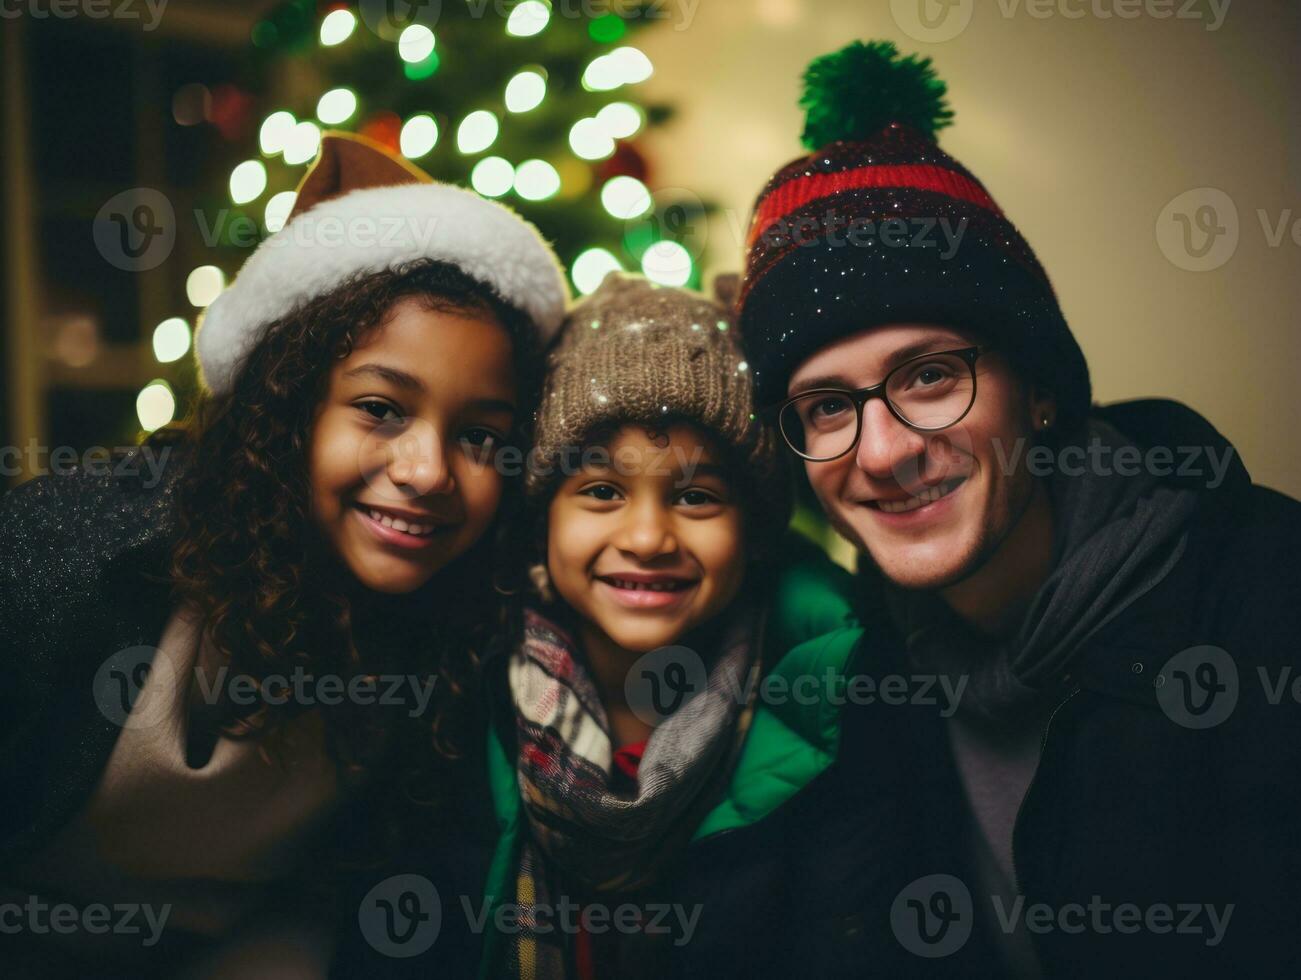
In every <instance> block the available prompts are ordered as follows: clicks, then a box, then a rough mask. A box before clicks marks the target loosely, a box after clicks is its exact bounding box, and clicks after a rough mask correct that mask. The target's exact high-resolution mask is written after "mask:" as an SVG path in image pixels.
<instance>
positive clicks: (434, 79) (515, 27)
mask: <svg viewBox="0 0 1301 980" xmlns="http://www.w3.org/2000/svg"><path fill="white" fill-rule="evenodd" d="M576 6H582V7H591V8H592V9H591V10H579V9H574V8H575V7H576ZM654 9H655V8H654V7H653V6H652V5H650V4H641V5H638V4H634V3H629V2H621V3H618V4H610V5H605V6H604V7H602V6H601V5H572V4H567V3H566V4H558V5H556V6H554V7H553V5H552V4H551V3H549V2H546V0H518V2H504V0H442V2H440V0H415V2H411V3H408V2H406V0H360V2H356V3H352V4H342V3H333V4H329V5H321V6H320V7H319V8H318V5H317V4H316V3H314V2H312V0H289V2H285V3H282V4H280V5H279V6H278V7H276V8H275V9H273V10H272V11H271V12H270V13H269V14H267V15H266V16H265V17H264V18H263V19H262V20H261V21H259V22H258V23H257V24H256V25H255V26H254V28H253V30H252V32H251V33H252V36H251V39H250V48H251V53H252V58H251V59H250V61H249V64H248V68H247V72H246V74H245V76H244V77H241V78H240V79H237V80H235V82H234V83H232V84H229V85H223V86H219V87H218V88H216V89H214V90H212V91H209V90H208V89H207V88H205V87H204V86H201V85H193V86H185V87H183V88H182V89H181V90H179V91H178V92H177V93H176V95H175V98H174V106H173V109H174V115H175V116H176V118H177V120H178V121H180V120H182V119H183V118H185V117H187V116H188V117H191V118H194V119H196V120H198V119H203V120H206V121H207V122H210V123H212V124H213V125H214V126H215V127H216V128H217V130H218V131H219V132H220V133H221V135H222V136H223V137H224V139H223V141H222V143H221V146H222V147H223V148H225V149H226V150H227V153H226V154H224V157H225V158H224V159H223V158H222V156H223V155H218V156H217V158H216V159H214V161H213V164H212V166H213V168H214V174H213V188H212V190H211V191H210V192H209V193H207V194H204V195H201V197H200V199H199V200H198V201H197V202H196V203H197V204H198V205H199V208H198V212H197V213H198V215H199V217H200V221H201V223H202V224H203V225H204V229H203V230H204V232H205V239H206V244H207V246H208V249H209V251H208V254H210V255H211V256H212V260H211V262H210V263H208V264H205V265H203V266H200V267H197V268H195V269H193V270H192V271H190V272H189V273H188V277H187V281H186V293H187V296H188V298H189V300H190V302H191V303H192V304H193V305H194V306H195V307H200V308H201V307H203V306H206V305H207V304H208V303H210V302H211V301H212V299H214V298H215V297H216V295H217V294H218V293H219V292H220V290H221V289H222V287H223V285H224V283H225V280H226V276H227V274H231V273H234V272H235V271H236V270H238V268H239V266H240V264H241V263H242V262H243V260H244V258H246V257H247V255H248V254H249V253H250V252H251V251H252V249H253V248H255V247H256V246H257V244H258V242H259V241H261V240H262V239H263V238H265V237H266V236H267V235H270V234H272V233H274V232H275V231H277V230H279V229H280V228H281V227H282V225H283V224H284V222H285V219H286V217H287V215H288V214H289V211H290V209H291V208H292V206H293V202H294V188H295V187H296V186H297V184H298V182H299V180H301V178H302V176H303V174H304V172H305V171H306V168H307V167H308V166H309V165H310V163H311V161H312V159H313V158H314V157H315V154H316V150H317V147H318V145H319V141H320V134H321V132H322V130H324V129H339V130H346V131H350V132H357V133H361V134H363V135H365V136H368V137H370V138H371V139H374V140H376V141H377V142H379V143H381V144H383V145H386V146H388V147H390V148H392V149H394V150H397V151H399V152H401V153H402V154H403V155H404V156H406V157H407V158H408V159H410V160H412V161H413V162H414V163H416V164H417V165H418V166H420V167H421V168H422V169H424V170H425V171H427V172H428V173H430V174H431V175H432V176H433V177H435V178H436V179H438V180H444V181H449V182H453V183H458V184H462V185H464V186H468V187H472V188H473V189H474V190H475V191H477V192H478V193H480V194H482V195H484V196H485V197H491V198H497V199H500V200H502V201H503V202H504V203H507V204H509V205H510V206H511V207H513V208H515V209H516V210H517V211H519V212H520V213H521V214H522V215H523V216H524V217H526V218H527V219H528V220H530V221H532V222H533V223H534V224H536V225H537V226H538V228H539V229H540V230H541V231H542V233H543V234H544V235H545V236H546V237H547V238H548V239H550V240H551V241H552V242H553V243H554V244H555V247H556V251H557V253H558V254H559V256H560V258H561V260H562V261H563V262H564V263H565V266H566V268H567V269H568V270H569V271H570V275H571V278H572V281H573V284H574V287H575V290H576V291H577V292H579V293H588V292H591V291H592V290H594V289H595V288H596V287H597V286H598V285H599V284H600V281H601V279H602V278H603V277H604V276H605V274H606V273H607V272H609V271H610V270H612V269H618V268H622V269H632V270H640V271H643V272H644V273H645V274H646V275H647V276H649V277H650V278H651V279H653V280H655V281H657V282H662V283H665V284H671V285H690V286H699V271H698V270H699V268H700V264H701V263H700V259H701V255H700V251H701V247H700V246H699V244H698V243H696V242H694V241H693V240H691V239H692V235H693V233H694V231H695V230H696V229H700V228H703V224H704V223H703V222H702V221H699V220H697V219H698V218H699V217H700V214H701V213H702V212H703V210H704V206H703V205H702V204H701V203H700V202H699V201H698V200H694V199H691V198H690V195H685V196H684V195H683V194H681V193H679V194H677V195H675V196H673V197H671V199H668V200H663V199H657V198H656V196H655V195H653V194H652V193H651V190H650V189H649V188H648V182H650V175H649V172H648V171H649V166H648V163H647V161H646V159H645V158H644V157H643V155H642V154H641V153H640V152H639V150H638V148H637V143H636V140H637V137H638V136H639V135H640V134H642V133H643V132H644V131H645V130H646V129H647V128H649V127H652V126H655V125H658V124H660V123H662V122H663V121H664V120H666V119H667V118H668V117H669V115H670V113H671V110H670V109H669V107H667V106H662V105H643V104H641V102H640V101H639V100H638V99H637V96H636V92H637V86H638V84H639V83H641V82H643V81H645V80H646V79H647V78H649V77H650V75H651V74H652V72H653V70H654V68H653V66H652V64H651V62H650V60H649V59H648V58H647V57H646V55H645V54H644V53H643V52H641V51H640V50H639V49H638V48H636V47H635V46H634V45H633V44H631V43H630V41H631V39H632V37H633V36H634V35H635V33H636V31H638V30H640V29H642V28H644V27H645V26H646V25H647V23H648V22H649V19H650V18H653V16H654ZM615 11H617V12H615ZM189 100H193V101H194V102H195V104H194V105H192V106H189V105H187V101H189ZM218 182H220V183H218ZM188 343H189V330H188V325H187V323H186V322H185V320H184V319H182V318H179V317H178V318H174V319H171V320H168V321H165V322H164V323H163V324H160V325H159V327H158V328H157V331H156V333H155V345H154V346H155V350H156V351H157V352H158V357H159V360H160V361H173V360H176V359H177V358H179V357H180V356H181V355H182V354H183V353H184V352H185V349H186V348H187V347H188ZM182 384H183V386H184V387H186V388H188V387H189V386H188V385H184V383H182ZM178 393H179V392H178ZM185 394H186V395H189V394H190V392H186V393H185ZM184 400H188V398H185V399H184ZM150 406H152V407H150ZM138 407H140V408H141V409H142V410H141V412H140V420H141V423H142V425H143V426H144V427H145V428H146V429H149V428H155V427H156V426H157V425H159V424H165V423H166V422H167V421H168V420H169V419H170V415H171V413H172V410H174V408H175V399H174V398H173V396H172V393H171V390H170V386H168V385H167V383H166V382H164V381H158V382H155V383H154V384H153V385H152V386H151V387H148V388H146V389H145V390H144V391H142V392H141V401H140V402H139V403H138ZM146 409H149V411H148V412H147V411H146ZM147 414H150V416H151V417H148V418H147V417H146V415H147Z"/></svg>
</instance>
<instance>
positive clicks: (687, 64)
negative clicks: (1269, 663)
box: [642, 0, 1301, 496]
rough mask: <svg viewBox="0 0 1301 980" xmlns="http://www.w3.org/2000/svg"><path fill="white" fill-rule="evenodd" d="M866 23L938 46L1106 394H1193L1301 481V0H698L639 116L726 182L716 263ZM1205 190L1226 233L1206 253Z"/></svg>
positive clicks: (903, 42) (871, 33) (665, 43)
mask: <svg viewBox="0 0 1301 980" xmlns="http://www.w3.org/2000/svg"><path fill="white" fill-rule="evenodd" d="M1224 8H1227V9H1224ZM1136 9H1137V10H1138V11H1139V12H1140V13H1139V16H1128V15H1130V14H1132V13H1133V12H1134V11H1135V10H1136ZM1032 10H1033V11H1034V12H1035V13H1034V14H1032ZM1149 10H1151V11H1155V12H1156V13H1157V14H1158V15H1159V14H1160V13H1162V12H1163V11H1165V12H1168V13H1169V14H1170V16H1169V17H1167V18H1165V19H1160V18H1159V17H1154V16H1151V15H1149V13H1148V11H1149ZM1009 11H1012V12H1013V13H1012V16H1006V13H1007V12H1009ZM1217 11H1219V14H1218V16H1217V13H1216V12H1217ZM1045 12H1048V15H1047V16H1043V14H1044V13H1045ZM1081 12H1083V14H1084V15H1083V16H1077V15H1078V14H1080V13H1081ZM1122 13H1124V14H1126V15H1127V16H1125V17H1122V16H1121V14H1122ZM1036 14H1037V15H1036ZM1108 14H1110V16H1107V15H1108ZM923 16H925V17H926V18H927V20H926V21H923V20H922V17H923ZM928 23H929V24H930V25H933V26H929V27H928V26H927V24H928ZM964 24H965V27H964V26H963V25H964ZM910 31H911V33H910ZM950 35H951V36H950ZM854 38H864V39H866V38H883V39H888V40H892V41H894V42H896V43H897V44H898V45H899V47H900V49H901V50H903V51H916V52H919V53H921V54H924V55H929V56H931V57H932V59H933V60H934V65H935V67H936V69H937V71H938V72H939V74H940V76H941V77H942V78H944V79H945V80H946V81H947V82H948V83H949V97H950V103H951V105H952V107H953V108H954V110H955V111H956V114H957V115H956V120H955V124H954V125H953V126H952V127H950V128H949V129H946V130H943V131H942V133H941V135H940V142H941V145H942V146H944V147H945V149H946V150H948V151H949V152H950V153H952V154H953V155H955V156H956V157H957V158H958V159H959V160H961V161H962V162H963V163H964V164H965V165H966V166H968V167H969V168H970V169H971V170H972V171H973V172H974V173H975V174H976V175H977V176H978V177H980V179H981V180H982V181H983V182H984V183H985V184H986V186H987V187H988V188H989V189H990V191H991V193H992V194H993V195H994V198H995V199H996V200H997V201H998V202H999V204H1000V205H1001V206H1002V207H1003V209H1004V211H1006V212H1007V214H1008V215H1009V217H1011V218H1012V220H1013V221H1014V222H1015V223H1016V224H1017V225H1018V227H1019V228H1020V229H1021V231H1022V233H1023V234H1024V235H1025V236H1026V238H1027V239H1028V240H1029V241H1030V243H1031V245H1032V246H1033V247H1034V249H1035V250H1036V252H1037V253H1038V255H1039V258H1040V260H1041V261H1042V262H1043V264H1044V265H1045V267H1046V268H1047V270H1048V272H1049V275H1050V276H1051V277H1052V279H1053V283H1054V285H1055V286H1056V288H1057V292H1058V294H1059V296H1060V299H1061V302H1062V307H1063V309H1064V311H1065V313H1066V318H1067V321H1068V322H1069V323H1070V324H1071V326H1072V328H1073V329H1074V331H1075V333H1076V335H1077V336H1078V338H1079V341H1080V344H1081V346H1082V347H1083V348H1084V352H1085V355H1086V356H1087V357H1088V359H1089V364H1090V367H1091V369H1092V373H1093V383H1094V397H1095V398H1096V399H1097V400H1099V401H1102V402H1109V401H1116V400H1121V399H1128V398H1139V397H1146V396H1152V395H1161V396H1167V397H1171V398H1176V399H1179V400H1180V401H1183V402H1186V403H1187V404H1189V405H1191V406H1192V407H1193V408H1195V409H1197V410H1198V411H1200V412H1201V413H1203V414H1204V415H1206V416H1207V417H1208V418H1209V419H1210V420H1211V421H1212V422H1213V423H1214V424H1215V426H1216V427H1217V428H1218V429H1219V430H1220V431H1221V432H1222V433H1224V434H1225V435H1226V436H1228V437H1229V439H1230V440H1231V441H1233V442H1234V443H1235V444H1236V445H1237V447H1238V449H1239V451H1240V453H1241V454H1242V457H1243V459H1244V460H1245V462H1246V464H1247V467H1248V469H1249V470H1250V472H1251V474H1252V476H1253V477H1254V478H1255V479H1256V480H1257V481H1258V482H1262V483H1265V484H1267V485H1270V486H1273V487H1276V488H1278V489H1280V490H1283V491H1285V492H1287V493H1289V494H1292V495H1294V496H1296V495H1301V438H1299V437H1298V435H1297V432H1296V426H1297V423H1298V422H1299V421H1301V58H1299V57H1298V55H1301V5H1298V4H1297V3H1295V2H1293V0H1232V2H1230V3H1219V4H1211V3H1210V2H1208V0H1195V2H1192V3H1189V2H1188V0H1172V2H1167V3H1164V4H1162V3H1160V2H1157V3H1152V4H1144V3H1139V2H1126V0H1060V2H1058V0H1049V2H1046V3H1045V2H1042V0H1041V2H1038V3H1036V2H1034V0H1021V2H1020V3H1013V0H974V2H963V0H948V2H947V3H941V2H939V0H893V2H891V0H816V2H811V0H805V2H801V0H727V2H718V0H712V2H711V0H701V3H700V4H699V6H698V8H697V9H696V11H695V15H694V18H690V19H688V18H686V17H682V18H680V19H679V20H678V21H677V22H675V23H669V22H665V23H663V24H661V25H658V26H657V27H656V28H654V29H653V32H648V33H647V34H646V35H645V36H644V37H643V40H642V45H643V47H644V48H645V50H646V52H647V53H648V54H649V55H650V56H651V59H652V60H653V61H654V62H655V65H656V68H657V71H656V74H655V76H654V77H653V78H652V79H651V80H650V81H649V82H647V86H646V87H647V88H648V89H649V90H650V91H651V92H652V93H653V94H654V95H655V96H656V97H659V98H663V99H665V100H667V101H671V102H673V103H675V104H676V106H677V115H676V116H675V118H674V119H673V120H671V121H670V122H669V123H668V124H666V125H665V126H664V127H662V128H661V129H660V130H658V131H656V132H654V133H651V134H649V135H648V136H647V143H648V145H649V148H650V152H651V154H652V155H653V156H654V158H655V159H656V160H658V161H659V166H660V170H661V179H662V180H663V181H664V183H665V184H667V185H674V184H680V185H682V186H685V187H688V188H691V189H692V190H694V191H695V192H696V193H698V194H700V195H701V196H702V197H706V198H711V199H714V200H716V201H717V202H718V203H719V204H720V205H721V208H720V211H719V212H717V213H716V214H715V215H713V217H711V219H710V223H709V235H708V244H709V252H708V263H709V267H710V268H711V269H718V270H721V269H727V268H736V267H737V266H738V264H739V261H740V260H739V253H740V245H739V241H738V236H739V235H743V233H744V229H745V227H746V216H747V215H748V211H749V208H750V207H751V205H752V204H753V202H754V197H755V195H756V193H757V192H758V191H759V189H760V188H761V187H762V186H763V184H764V182H765V181H766V180H767V179H768V177H769V176H770V175H771V173H772V172H773V170H775V169H776V168H777V167H778V166H779V165H781V164H783V163H785V162H787V161H788V160H790V159H793V158H794V157H796V156H798V155H800V153H801V152H802V151H801V149H800V146H799V142H798V138H799V133H800V129H801V126H802V117H801V114H800V112H799V110H798V107H797V105H796V101H797V99H798V96H799V91H800V86H799V76H800V74H801V72H802V70H803V68H804V66H805V65H806V64H807V63H808V62H809V61H810V60H811V59H812V58H813V57H816V56H817V55H819V54H822V53H824V52H827V51H832V50H835V49H836V48H838V47H840V46H842V45H843V44H845V43H846V42H848V41H850V40H852V39H854ZM921 38H930V39H931V40H921ZM936 38H943V39H942V40H937V39H936ZM1199 188H1212V189H1214V190H1216V191H1219V192H1221V193H1220V194H1213V193H1212V194H1208V193H1205V192H1204V193H1201V194H1196V195H1192V196H1190V197H1186V198H1184V199H1183V200H1181V201H1179V202H1178V203H1177V204H1176V206H1175V208H1173V209H1171V212H1168V213H1167V214H1166V215H1165V216H1164V219H1163V220H1162V221H1161V222H1160V231H1161V240H1160V241H1158V226H1159V221H1158V219H1161V218H1162V213H1163V211H1166V209H1167V206H1168V205H1170V204H1171V202H1172V201H1175V200H1176V199H1177V198H1180V197H1181V195H1184V194H1185V193H1186V192H1188V191H1191V190H1196V189H1199ZM1226 200H1227V202H1228V203H1227V204H1226V203H1225V202H1226ZM1207 205H1210V206H1214V207H1216V220H1217V224H1216V227H1224V228H1226V229H1227V232H1226V233H1225V234H1224V235H1222V236H1218V238H1217V241H1216V244H1215V245H1214V246H1212V247H1210V250H1209V251H1208V253H1207V255H1205V256H1204V257H1202V258H1201V259H1198V258H1196V257H1195V256H1192V255H1190V254H1189V253H1190V251H1192V252H1197V251H1201V250H1202V249H1206V248H1208V244H1207V242H1206V241H1205V240H1204V238H1203V234H1202V232H1201V230H1200V225H1197V224H1196V219H1197V217H1198V211H1199V209H1201V208H1203V207H1205V206H1207ZM1230 208H1236V219H1235V218H1234V215H1233V213H1232V211H1231V210H1230ZM1174 212H1183V213H1186V214H1188V215H1189V217H1190V218H1191V219H1192V220H1193V221H1194V225H1193V231H1194V232H1195V237H1194V238H1193V239H1192V247H1191V249H1188V248H1187V247H1186V246H1185V244H1184V240H1183V238H1182V234H1183V226H1182V225H1180V224H1179V223H1178V221H1179V219H1177V218H1175V217H1174ZM1201 214H1202V218H1203V219H1205V218H1207V217H1209V212H1205V211H1202V212H1201ZM1262 221H1263V222H1264V227H1262ZM1280 226H1281V228H1282V234H1281V240H1278V238H1277V236H1278V234H1279V229H1280ZM1235 227H1236V229H1237V235H1238V238H1237V245H1236V249H1232V251H1231V252H1230V249H1231V246H1232V243H1231V241H1230V238H1231V236H1232V233H1233V229H1234V228H1235ZM1271 239H1273V240H1271ZM1275 242H1277V244H1275ZM1163 244H1164V246H1165V247H1164V249H1163V247H1162V246H1163ZM1167 252H1168V253H1170V254H1169V255H1167ZM1221 261H1222V264H1218V263H1220V262H1221ZM1212 265H1213V266H1215V267H1214V268H1208V269H1207V270H1206V271H1190V270H1196V269H1197V268H1198V267H1199V266H1212Z"/></svg>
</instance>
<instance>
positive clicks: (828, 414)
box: [780, 391, 858, 459]
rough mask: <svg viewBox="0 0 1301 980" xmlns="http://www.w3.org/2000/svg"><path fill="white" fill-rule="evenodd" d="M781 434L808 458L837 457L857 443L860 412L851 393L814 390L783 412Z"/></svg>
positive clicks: (791, 402) (790, 404)
mask: <svg viewBox="0 0 1301 980" xmlns="http://www.w3.org/2000/svg"><path fill="white" fill-rule="evenodd" d="M780 422H781V430H782V435H783V436H784V437H785V439H786V441H787V442H788V443H789V444H790V447H791V448H792V449H794V450H795V451H796V452H797V453H799V454H800V455H801V456H803V457H805V458H806V459H834V458H835V457H837V456H841V455H843V454H844V453H847V452H849V449H850V447H851V446H853V444H854V437H855V436H856V435H857V433H858V412H857V410H856V409H855V408H854V402H853V399H852V398H851V397H850V395H849V393H848V392H839V391H811V392H809V393H808V394H807V395H801V396H800V397H798V398H795V399H793V400H791V401H790V402H787V404H786V406H785V407H784V408H783V409H782V411H781V417H780Z"/></svg>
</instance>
